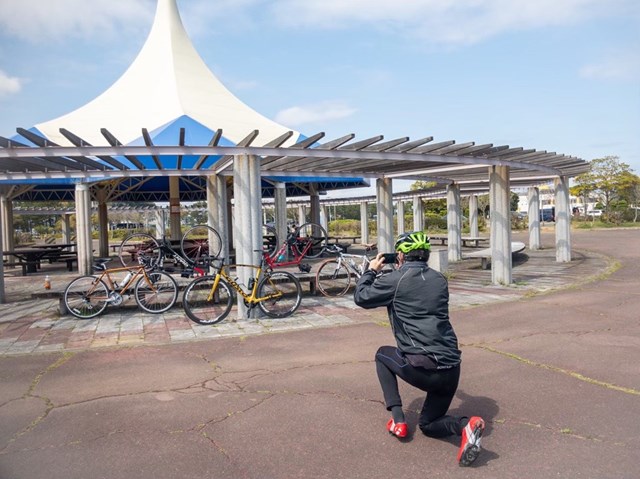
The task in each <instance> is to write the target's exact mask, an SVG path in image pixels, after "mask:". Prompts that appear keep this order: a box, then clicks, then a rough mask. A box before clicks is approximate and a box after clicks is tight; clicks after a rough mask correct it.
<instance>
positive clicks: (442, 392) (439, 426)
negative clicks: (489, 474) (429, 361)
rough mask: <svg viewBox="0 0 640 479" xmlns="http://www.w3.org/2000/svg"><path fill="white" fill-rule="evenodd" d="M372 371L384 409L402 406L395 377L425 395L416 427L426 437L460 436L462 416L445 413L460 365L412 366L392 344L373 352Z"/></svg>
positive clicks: (456, 382)
mask: <svg viewBox="0 0 640 479" xmlns="http://www.w3.org/2000/svg"><path fill="white" fill-rule="evenodd" d="M376 370H377V372H378V379H379V380H380V386H382V392H383V394H384V402H385V405H386V406H387V409H388V410H391V408H392V407H393V406H402V399H401V398H400V393H399V391H398V379H397V378H398V377H400V378H401V379H403V380H404V381H406V382H407V383H409V384H411V385H412V386H414V387H416V388H418V389H420V390H422V391H425V392H426V393H427V397H426V399H425V401H424V404H423V406H422V411H421V412H420V421H419V427H420V430H421V431H422V432H423V433H424V434H425V435H427V436H430V437H445V436H451V435H458V436H459V435H461V434H462V430H463V429H464V425H465V424H466V423H467V418H466V417H455V416H447V415H446V413H447V410H448V409H449V406H450V405H451V401H452V400H453V396H454V395H455V393H456V389H457V388H458V381H459V379H460V366H456V367H455V368H451V369H424V368H414V367H413V366H411V365H410V364H409V363H408V362H407V360H406V359H405V358H404V357H403V356H402V354H401V353H400V352H399V351H398V349H397V348H395V347H393V346H382V347H381V348H380V349H378V352H377V353H376Z"/></svg>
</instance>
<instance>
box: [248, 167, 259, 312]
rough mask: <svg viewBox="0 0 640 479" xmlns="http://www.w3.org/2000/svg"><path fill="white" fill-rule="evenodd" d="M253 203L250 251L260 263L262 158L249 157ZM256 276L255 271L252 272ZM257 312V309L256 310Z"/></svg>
mask: <svg viewBox="0 0 640 479" xmlns="http://www.w3.org/2000/svg"><path fill="white" fill-rule="evenodd" d="M248 166H249V181H250V186H251V189H250V205H251V249H250V250H249V251H248V253H249V255H250V258H251V263H250V264H254V265H258V264H260V259H261V257H262V178H261V176H260V158H259V157H257V156H249V157H248ZM250 273H251V276H254V273H255V272H250ZM256 312H257V310H256Z"/></svg>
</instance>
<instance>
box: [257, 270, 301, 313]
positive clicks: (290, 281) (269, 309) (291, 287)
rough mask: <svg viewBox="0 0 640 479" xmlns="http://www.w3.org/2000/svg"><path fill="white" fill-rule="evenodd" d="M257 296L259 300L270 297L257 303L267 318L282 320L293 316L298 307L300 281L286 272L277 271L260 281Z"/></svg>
mask: <svg viewBox="0 0 640 479" xmlns="http://www.w3.org/2000/svg"><path fill="white" fill-rule="evenodd" d="M257 295H258V297H259V298H264V297H267V296H272V297H271V298H270V299H265V300H264V301H260V302H259V303H258V306H260V309H261V310H262V311H263V312H264V313H265V314H266V315H267V316H270V317H272V318H284V317H286V316H290V315H291V314H293V312H294V311H295V310H296V309H298V306H300V300H301V299H302V288H301V287H300V281H298V278H296V277H295V276H294V275H292V274H291V273H287V272H286V271H278V272H277V273H271V274H270V275H268V276H265V277H264V278H262V279H261V280H260V284H258V292H257Z"/></svg>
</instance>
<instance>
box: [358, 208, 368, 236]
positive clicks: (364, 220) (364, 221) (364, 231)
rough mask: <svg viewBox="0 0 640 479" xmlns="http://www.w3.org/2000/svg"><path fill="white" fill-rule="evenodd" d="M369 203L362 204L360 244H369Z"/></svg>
mask: <svg viewBox="0 0 640 479" xmlns="http://www.w3.org/2000/svg"><path fill="white" fill-rule="evenodd" d="M368 207H369V203H367V202H366V201H363V202H362V203H360V243H361V244H364V243H368V242H369V208H368Z"/></svg>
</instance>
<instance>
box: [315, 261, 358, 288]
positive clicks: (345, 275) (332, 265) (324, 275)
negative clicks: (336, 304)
mask: <svg viewBox="0 0 640 479" xmlns="http://www.w3.org/2000/svg"><path fill="white" fill-rule="evenodd" d="M316 287H317V288H318V291H320V292H321V293H322V294H323V295H325V296H328V297H338V296H344V295H345V293H346V292H347V291H348V290H349V288H350V287H351V272H350V271H349V269H348V268H347V266H346V265H345V264H344V263H342V262H340V261H338V260H337V259H333V258H332V259H328V260H325V261H323V262H322V263H321V264H320V266H319V267H318V271H317V272H316Z"/></svg>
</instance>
